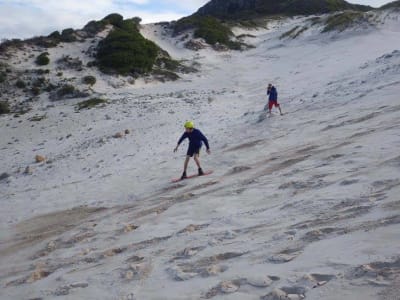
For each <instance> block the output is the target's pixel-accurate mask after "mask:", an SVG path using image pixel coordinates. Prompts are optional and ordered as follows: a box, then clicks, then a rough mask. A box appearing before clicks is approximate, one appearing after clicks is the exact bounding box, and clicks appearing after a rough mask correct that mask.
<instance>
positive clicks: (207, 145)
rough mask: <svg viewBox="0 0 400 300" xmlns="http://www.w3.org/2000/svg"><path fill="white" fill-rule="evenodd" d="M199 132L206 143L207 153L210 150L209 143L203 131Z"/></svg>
mask: <svg viewBox="0 0 400 300" xmlns="http://www.w3.org/2000/svg"><path fill="white" fill-rule="evenodd" d="M200 134H201V139H202V141H203V142H204V144H205V145H206V148H207V152H208V153H209V152H210V145H209V144H208V139H207V138H206V137H205V135H204V134H203V133H201V132H200Z"/></svg>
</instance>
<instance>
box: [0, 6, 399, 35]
mask: <svg viewBox="0 0 400 300" xmlns="http://www.w3.org/2000/svg"><path fill="white" fill-rule="evenodd" d="M207 2H209V0H90V1H89V0H0V41H1V40H2V39H11V38H29V37H33V36H38V35H48V34H50V33H51V32H53V31H55V30H62V29H65V28H70V27H72V28H74V29H78V28H82V27H83V26H84V25H85V24H86V23H88V22H89V21H91V20H100V19H102V18H103V17H105V16H106V15H108V14H110V13H114V12H115V13H119V14H121V15H123V16H124V18H131V17H136V16H138V17H140V18H141V19H142V20H143V21H142V23H153V22H158V21H171V20H177V19H179V18H181V17H183V16H188V15H190V14H192V13H194V12H195V11H197V9H198V8H200V7H201V6H203V5H204V4H206V3H207ZM348 2H351V3H359V4H365V5H371V6H374V7H379V6H381V5H383V4H386V3H388V2H391V1H384V0H354V1H348Z"/></svg>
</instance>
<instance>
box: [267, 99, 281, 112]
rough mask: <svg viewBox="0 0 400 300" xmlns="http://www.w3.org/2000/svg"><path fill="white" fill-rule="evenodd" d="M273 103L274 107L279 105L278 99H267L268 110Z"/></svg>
mask: <svg viewBox="0 0 400 300" xmlns="http://www.w3.org/2000/svg"><path fill="white" fill-rule="evenodd" d="M274 105H275V107H279V103H278V100H269V101H268V109H269V110H271V109H272V107H273V106H274Z"/></svg>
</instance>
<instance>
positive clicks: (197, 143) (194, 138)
mask: <svg viewBox="0 0 400 300" xmlns="http://www.w3.org/2000/svg"><path fill="white" fill-rule="evenodd" d="M186 138H188V139H189V147H195V148H200V147H201V145H202V141H203V142H204V144H205V145H206V147H207V149H210V146H209V145H208V140H207V138H206V137H205V136H204V134H202V133H201V131H200V130H198V129H196V128H194V129H193V131H192V132H184V133H183V134H182V136H181V138H180V139H179V141H178V145H180V143H182V142H183V140H184V139H186Z"/></svg>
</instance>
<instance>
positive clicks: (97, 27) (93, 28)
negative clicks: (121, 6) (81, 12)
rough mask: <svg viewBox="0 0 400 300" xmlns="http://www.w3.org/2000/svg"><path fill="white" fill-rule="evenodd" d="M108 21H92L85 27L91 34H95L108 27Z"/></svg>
mask: <svg viewBox="0 0 400 300" xmlns="http://www.w3.org/2000/svg"><path fill="white" fill-rule="evenodd" d="M106 25H107V22H105V21H90V22H89V23H87V24H86V25H85V27H83V30H84V31H86V32H87V33H88V34H89V35H91V36H94V35H96V34H97V33H99V32H101V31H103V30H104V29H105V28H106Z"/></svg>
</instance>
